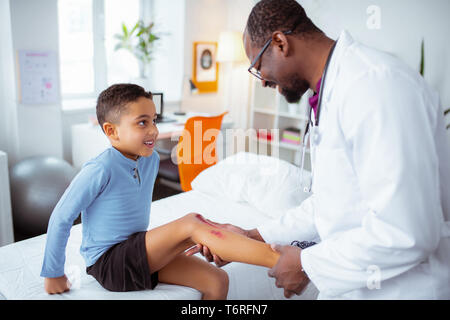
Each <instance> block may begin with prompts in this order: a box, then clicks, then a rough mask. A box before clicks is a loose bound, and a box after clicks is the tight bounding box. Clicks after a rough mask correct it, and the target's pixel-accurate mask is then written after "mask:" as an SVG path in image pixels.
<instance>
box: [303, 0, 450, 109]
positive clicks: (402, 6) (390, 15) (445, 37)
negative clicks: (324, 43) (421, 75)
mask: <svg viewBox="0 0 450 320" xmlns="http://www.w3.org/2000/svg"><path fill="white" fill-rule="evenodd" d="M298 2H299V3H300V4H301V5H302V6H303V7H304V8H305V10H306V13H307V14H308V16H310V17H311V19H312V20H313V21H314V22H315V23H316V24H317V25H318V26H319V27H320V28H321V29H322V30H323V31H325V32H326V33H327V34H328V35H329V36H330V37H332V38H333V39H336V38H337V37H338V36H339V34H340V32H341V30H343V29H346V30H348V31H349V32H350V33H351V34H352V36H353V37H354V38H355V39H356V40H358V41H360V42H362V43H364V44H367V45H369V46H372V47H375V48H378V49H381V50H384V51H388V52H390V53H393V54H395V55H397V56H398V57H400V58H401V59H403V60H404V61H405V62H406V63H407V64H408V65H410V66H411V67H412V68H414V69H415V70H419V62H420V43H421V41H422V38H424V39H425V79H426V80H427V81H428V83H429V84H430V85H431V86H432V87H433V88H435V89H436V90H437V91H438V92H439V93H440V95H441V100H442V103H443V106H444V107H446V108H448V107H450V41H449V31H450V19H448V14H449V13H450V1H448V0H432V1H424V0H339V1H336V0H298ZM373 5H375V6H377V7H378V8H379V10H380V11H379V12H380V28H379V29H369V28H368V27H367V22H368V20H369V24H370V22H371V21H370V19H371V18H372V17H374V15H373V13H372V12H369V13H367V9H368V8H369V6H373ZM372 25H373V24H372Z"/></svg>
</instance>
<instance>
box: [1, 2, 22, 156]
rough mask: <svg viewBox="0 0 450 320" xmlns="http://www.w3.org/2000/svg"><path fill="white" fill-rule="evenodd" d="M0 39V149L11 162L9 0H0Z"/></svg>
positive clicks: (14, 127)
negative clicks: (6, 154)
mask: <svg viewBox="0 0 450 320" xmlns="http://www.w3.org/2000/svg"><path fill="white" fill-rule="evenodd" d="M0 39H1V46H0V150H4V151H6V152H7V153H8V160H9V162H10V163H12V162H14V161H15V160H16V157H17V155H18V148H17V145H18V132H17V128H18V126H17V111H16V87H15V82H16V80H15V75H14V55H13V47H12V33H11V18H10V7H9V0H0Z"/></svg>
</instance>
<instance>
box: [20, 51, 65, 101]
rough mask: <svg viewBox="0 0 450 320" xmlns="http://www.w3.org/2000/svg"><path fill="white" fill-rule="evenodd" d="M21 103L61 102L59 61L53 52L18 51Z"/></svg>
mask: <svg viewBox="0 0 450 320" xmlns="http://www.w3.org/2000/svg"><path fill="white" fill-rule="evenodd" d="M18 64H19V101H20V102H21V103H23V104H51V103H57V102H58V101H59V90H58V59H57V57H56V52H52V51H45V52H44V51H28V50H19V51H18Z"/></svg>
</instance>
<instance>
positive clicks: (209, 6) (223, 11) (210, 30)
mask: <svg viewBox="0 0 450 320" xmlns="http://www.w3.org/2000/svg"><path fill="white" fill-rule="evenodd" d="M227 2H228V1H224V0H186V3H185V8H186V16H185V32H184V34H185V38H184V74H185V80H186V81H187V79H189V78H192V59H193V49H192V43H193V42H195V41H218V40H219V34H220V32H221V31H223V30H226V28H227V23H228V20H227V19H228V14H227V13H228V4H227ZM220 72H221V70H220V67H219V75H220ZM219 81H220V79H219ZM184 85H186V82H185V83H184ZM219 86H220V85H219ZM182 108H183V109H184V110H186V109H189V110H192V111H198V112H211V113H219V112H221V111H223V107H222V93H221V92H218V93H207V94H199V95H190V94H189V93H188V92H187V93H186V92H185V95H184V97H183V103H182Z"/></svg>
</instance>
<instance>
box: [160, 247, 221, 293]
mask: <svg viewBox="0 0 450 320" xmlns="http://www.w3.org/2000/svg"><path fill="white" fill-rule="evenodd" d="M158 279H159V282H162V283H169V284H178V285H182V286H186V287H191V288H194V289H197V290H198V291H200V292H201V293H202V294H203V296H202V299H203V300H225V299H226V298H227V294H228V275H227V273H226V272H225V271H224V270H222V269H219V268H216V267H214V266H213V265H211V264H210V263H208V262H206V261H205V260H203V259H200V258H198V257H187V256H185V255H184V254H180V255H178V256H177V257H175V259H173V260H172V261H171V262H169V263H168V264H167V265H166V266H165V267H163V268H162V269H161V270H159V273H158Z"/></svg>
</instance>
